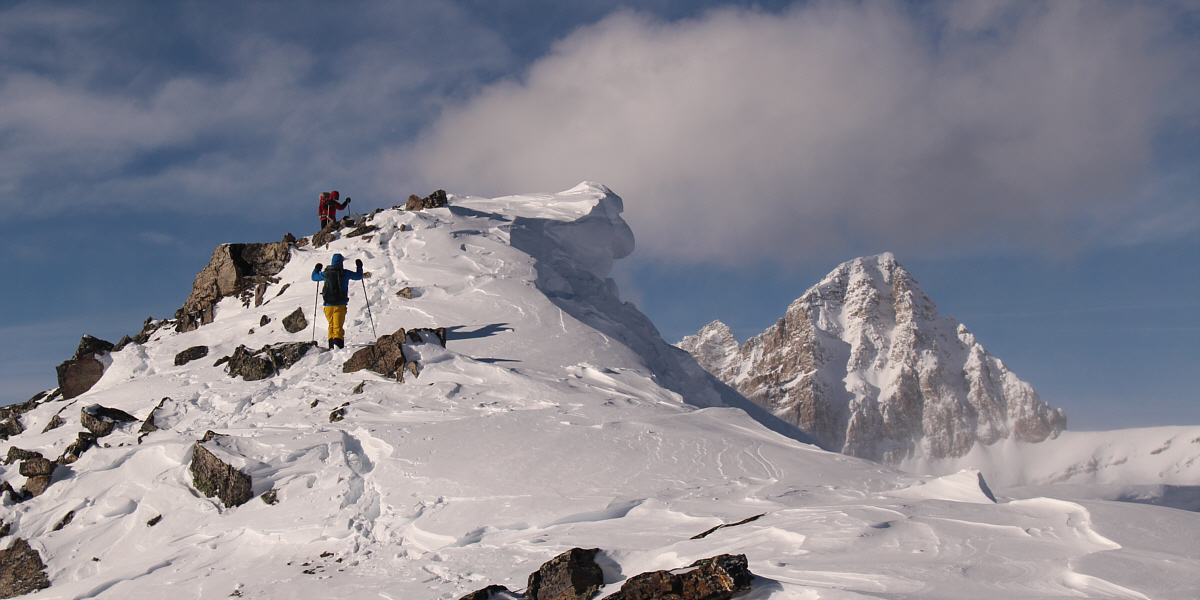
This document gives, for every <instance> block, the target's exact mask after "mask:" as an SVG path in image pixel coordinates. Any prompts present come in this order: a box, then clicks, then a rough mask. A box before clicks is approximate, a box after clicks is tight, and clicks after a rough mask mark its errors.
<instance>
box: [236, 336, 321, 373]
mask: <svg viewBox="0 0 1200 600" xmlns="http://www.w3.org/2000/svg"><path fill="white" fill-rule="evenodd" d="M316 345H317V344H316V342H284V343H279V344H272V345H269V346H263V347H262V348H259V349H258V350H253V351H251V350H250V349H249V348H246V347H245V346H238V347H237V348H235V349H234V351H233V355H232V356H225V357H222V358H221V359H220V360H218V361H217V362H216V364H218V365H219V364H222V363H229V367H228V370H229V376H230V377H239V376H240V377H241V378H242V379H244V380H245V381H258V380H260V379H266V378H268V377H272V376H274V375H277V374H278V373H279V372H280V371H282V370H284V369H287V368H289V367H291V366H292V365H294V364H296V363H297V362H298V361H299V360H300V359H301V358H304V355H305V354H306V353H307V352H308V351H309V350H310V349H312V348H314V347H315V346H316Z"/></svg>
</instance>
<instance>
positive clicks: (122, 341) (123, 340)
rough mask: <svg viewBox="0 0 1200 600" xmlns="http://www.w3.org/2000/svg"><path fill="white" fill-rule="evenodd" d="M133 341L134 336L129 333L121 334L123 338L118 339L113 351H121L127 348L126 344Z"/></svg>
mask: <svg viewBox="0 0 1200 600" xmlns="http://www.w3.org/2000/svg"><path fill="white" fill-rule="evenodd" d="M132 343H133V338H131V337H129V336H128V335H123V336H121V339H120V340H118V341H117V345H116V346H113V352H120V351H122V350H124V349H125V346H128V345H129V344H132Z"/></svg>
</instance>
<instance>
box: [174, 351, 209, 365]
mask: <svg viewBox="0 0 1200 600" xmlns="http://www.w3.org/2000/svg"><path fill="white" fill-rule="evenodd" d="M205 356H208V346H192V347H191V348H188V349H187V350H184V351H183V352H180V353H179V354H176V355H175V366H177V367H180V366H183V365H186V364H188V363H189V362H192V361H193V360H196V359H197V358H204V357H205Z"/></svg>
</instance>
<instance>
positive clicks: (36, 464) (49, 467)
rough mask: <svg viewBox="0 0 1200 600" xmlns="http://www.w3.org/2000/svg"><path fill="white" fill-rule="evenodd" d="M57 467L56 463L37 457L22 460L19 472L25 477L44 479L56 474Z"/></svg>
mask: <svg viewBox="0 0 1200 600" xmlns="http://www.w3.org/2000/svg"><path fill="white" fill-rule="evenodd" d="M57 466H58V465H57V464H55V463H54V461H52V460H50V459H48V458H42V457H41V456H37V457H34V458H27V459H25V460H22V461H21V466H20V467H19V471H20V473H21V475H22V476H24V477H42V476H49V475H52V474H54V468H55V467H57Z"/></svg>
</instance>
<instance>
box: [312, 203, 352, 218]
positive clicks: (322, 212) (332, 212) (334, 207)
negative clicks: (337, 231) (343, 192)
mask: <svg viewBox="0 0 1200 600" xmlns="http://www.w3.org/2000/svg"><path fill="white" fill-rule="evenodd" d="M349 203H350V199H349V198H347V199H346V201H345V202H338V201H337V200H334V199H332V198H330V199H328V200H322V201H321V204H320V206H318V207H317V216H321V217H327V218H328V219H329V220H331V221H334V220H337V211H339V210H345V209H346V205H347V204H349Z"/></svg>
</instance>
